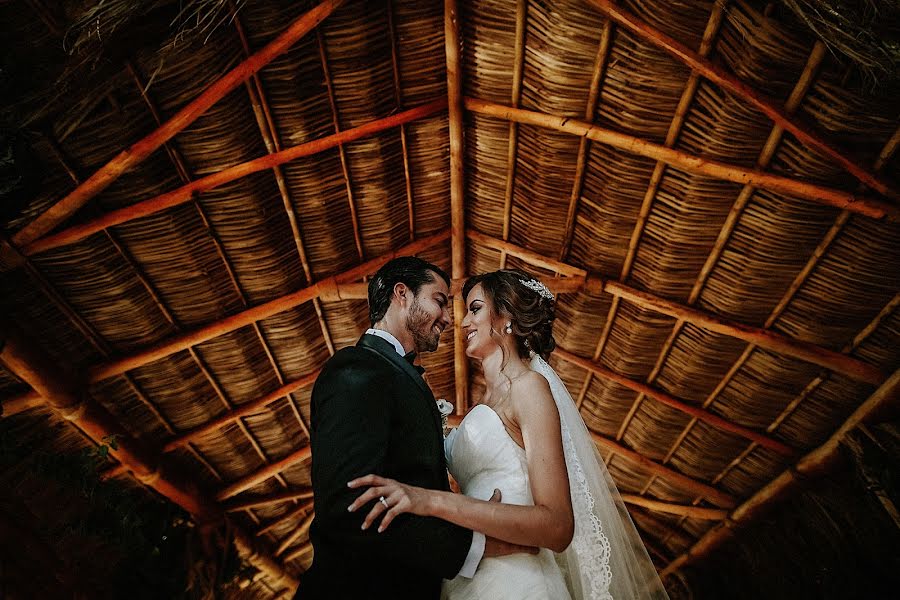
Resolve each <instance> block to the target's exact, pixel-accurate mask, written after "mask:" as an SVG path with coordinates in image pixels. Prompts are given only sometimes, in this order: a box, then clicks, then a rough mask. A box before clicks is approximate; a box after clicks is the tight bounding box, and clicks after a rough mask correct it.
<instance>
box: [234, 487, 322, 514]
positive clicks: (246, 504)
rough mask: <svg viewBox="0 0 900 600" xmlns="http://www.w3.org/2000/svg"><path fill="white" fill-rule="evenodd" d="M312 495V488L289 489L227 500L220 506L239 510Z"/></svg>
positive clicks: (301, 498) (235, 510) (302, 498)
mask: <svg viewBox="0 0 900 600" xmlns="http://www.w3.org/2000/svg"><path fill="white" fill-rule="evenodd" d="M312 497H313V491H312V488H306V489H303V488H301V489H291V490H285V491H282V492H278V493H275V494H267V495H265V496H255V497H254V496H249V497H244V498H242V499H241V500H240V501H236V502H227V503H225V504H223V505H222V508H223V509H224V510H225V511H226V512H240V511H244V510H247V509H249V508H262V507H264V506H274V505H276V504H284V503H285V502H290V501H292V500H310V499H312Z"/></svg>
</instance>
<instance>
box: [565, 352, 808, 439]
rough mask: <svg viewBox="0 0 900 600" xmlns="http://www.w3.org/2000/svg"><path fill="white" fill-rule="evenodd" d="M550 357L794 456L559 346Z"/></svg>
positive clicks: (758, 435)
mask: <svg viewBox="0 0 900 600" xmlns="http://www.w3.org/2000/svg"><path fill="white" fill-rule="evenodd" d="M553 354H554V355H556V356H558V357H559V358H561V359H562V360H564V361H566V362H568V363H571V364H573V365H577V366H579V367H581V368H582V369H586V370H588V371H590V372H591V373H593V374H594V375H598V376H600V377H603V378H604V379H607V380H609V381H613V382H615V383H618V384H619V385H622V386H625V387H627V388H628V389H631V390H634V391H635V392H638V393H640V394H643V395H645V396H648V397H650V398H653V399H654V400H656V401H657V402H660V403H662V404H665V405H666V406H670V407H672V408H674V409H676V410H679V411H681V412H683V413H685V414H688V415H691V416H692V417H695V418H697V419H699V420H701V421H703V422H705V423H708V424H709V425H711V426H712V427H713V428H715V429H718V430H719V431H727V432H729V433H733V434H735V435H739V436H741V437H744V438H746V439H748V440H751V441H754V442H756V443H757V444H759V445H760V446H763V447H765V448H768V449H770V450H772V451H774V452H777V453H779V454H781V455H783V456H793V455H794V454H796V451H795V450H794V449H793V448H791V447H790V446H788V445H787V444H784V443H782V442H779V441H778V440H776V439H774V438H772V437H769V436H767V435H763V434H761V433H757V432H756V431H753V430H752V429H750V428H748V427H744V426H742V425H738V424H736V423H732V422H731V421H728V420H727V419H723V418H722V417H719V416H717V415H714V414H713V413H711V412H709V411H707V410H704V409H702V408H698V407H696V406H693V405H691V404H688V403H686V402H684V401H683V400H679V399H678V398H675V397H674V396H671V395H669V394H667V393H665V392H663V391H661V390H658V389H656V388H653V387H651V386H649V385H647V384H646V383H642V382H640V381H635V380H633V379H629V378H628V377H625V376H624V375H620V374H619V373H616V372H615V371H612V370H610V369H607V368H606V367H604V366H603V365H600V364H598V363H596V362H594V361H591V360H588V359H586V358H582V357H580V356H578V355H576V354H572V353H571V352H569V351H567V350H565V349H563V348H560V347H559V346H557V348H556V350H554V351H553Z"/></svg>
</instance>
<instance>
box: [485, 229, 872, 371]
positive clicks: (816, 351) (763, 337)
mask: <svg viewBox="0 0 900 600" xmlns="http://www.w3.org/2000/svg"><path fill="white" fill-rule="evenodd" d="M467 235H468V236H469V238H470V239H472V240H473V241H476V242H478V243H485V245H487V246H489V247H491V248H494V249H501V248H502V249H504V250H506V252H507V253H508V254H511V255H513V256H517V257H519V258H521V259H522V260H524V261H526V262H528V263H529V264H533V265H535V266H538V267H541V268H548V269H552V270H555V271H558V272H561V270H564V269H567V268H568V269H569V270H570V274H571V275H574V276H578V274H579V273H580V274H582V275H581V276H584V273H585V271H584V270H582V269H578V268H577V267H572V266H570V265H567V264H565V263H562V262H560V261H556V260H553V259H551V258H547V257H542V256H540V255H537V254H536V253H535V252H532V251H531V250H528V249H527V248H522V247H521V246H516V245H515V244H511V243H509V242H504V241H503V240H500V239H497V238H492V237H490V236H487V235H484V234H483V233H477V232H475V231H473V230H469V232H468V234H467ZM584 289H585V291H588V292H589V293H594V294H597V293H600V292H606V293H607V294H611V295H612V296H615V297H616V298H620V299H622V300H627V301H629V302H631V303H633V304H635V305H636V306H640V307H641V308H645V309H648V310H653V311H656V312H659V313H662V314H665V315H669V316H670V317H675V318H676V319H680V320H682V321H685V322H687V323H692V324H694V325H697V326H699V327H703V328H704V329H708V330H709V331H714V332H716V333H721V334H723V335H728V336H731V337H734V338H738V339H741V340H744V341H746V342H750V343H753V344H756V345H757V346H759V347H760V348H765V349H766V350H771V351H772V352H777V353H779V354H784V355H787V356H792V357H794V358H798V359H800V360H804V361H807V362H811V363H813V364H816V365H819V366H821V367H825V368H826V369H829V370H832V371H836V372H838V373H842V374H844V375H846V376H848V377H851V378H853V379H856V380H858V381H865V382H867V383H871V384H873V385H880V384H881V383H882V382H883V381H884V380H885V379H886V377H887V376H886V375H885V374H884V373H883V372H882V371H881V369H879V368H878V367H875V366H873V365H870V364H868V363H866V362H864V361H862V360H859V359H858V358H855V357H853V356H848V355H846V354H842V353H840V352H835V351H833V350H829V349H827V348H823V347H822V346H817V345H816V344H811V343H809V342H803V341H800V340H796V339H793V338H790V337H788V336H786V335H782V334H780V333H777V332H775V331H772V330H770V329H764V328H761V327H753V326H751V325H746V324H744V323H738V322H736V321H732V320H730V319H724V318H722V317H719V316H718V315H714V314H712V313H709V312H706V311H703V310H699V309H696V308H693V307H690V306H685V305H684V304H681V303H678V302H674V301H672V300H666V299H665V298H660V297H659V296H656V295H654V294H651V293H649V292H643V291H641V290H637V289H635V288H633V287H630V286H627V285H625V284H623V283H620V282H618V281H614V280H604V279H603V278H602V277H600V276H597V275H593V274H587V276H586V277H585V283H584Z"/></svg>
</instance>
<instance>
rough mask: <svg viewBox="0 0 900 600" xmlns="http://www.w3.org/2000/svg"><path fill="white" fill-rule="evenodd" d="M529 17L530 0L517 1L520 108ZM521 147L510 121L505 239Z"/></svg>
mask: <svg viewBox="0 0 900 600" xmlns="http://www.w3.org/2000/svg"><path fill="white" fill-rule="evenodd" d="M527 17H528V0H517V2H516V33H515V36H516V43H515V47H514V49H513V55H514V56H515V59H514V60H513V70H512V91H511V93H510V99H509V102H510V105H511V106H514V107H516V108H518V106H519V102H520V101H521V99H522V75H523V73H524V72H525V69H524V66H525V20H526V18H527ZM518 149H519V124H518V123H516V122H514V121H510V123H509V144H508V145H507V152H506V188H505V189H504V191H503V232H502V234H501V235H502V236H503V239H504V240H508V239H509V228H510V223H511V221H512V203H513V191H514V190H515V183H516V155H517V153H518ZM500 268H501V269H505V268H506V253H505V252H500Z"/></svg>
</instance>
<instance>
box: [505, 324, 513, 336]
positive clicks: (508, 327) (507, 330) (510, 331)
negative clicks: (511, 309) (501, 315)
mask: <svg viewBox="0 0 900 600" xmlns="http://www.w3.org/2000/svg"><path fill="white" fill-rule="evenodd" d="M504 331H506V333H507V335H509V334H510V333H512V322H509V321H507V323H506V329H504Z"/></svg>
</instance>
